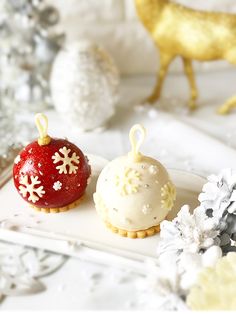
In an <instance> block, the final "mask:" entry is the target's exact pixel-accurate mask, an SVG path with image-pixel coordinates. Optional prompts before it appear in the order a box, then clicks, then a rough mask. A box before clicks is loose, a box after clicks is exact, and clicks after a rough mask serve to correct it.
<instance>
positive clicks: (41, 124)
mask: <svg viewBox="0 0 236 314" xmlns="http://www.w3.org/2000/svg"><path fill="white" fill-rule="evenodd" d="M35 124H36V127H37V129H38V131H39V138H38V144H39V145H40V146H45V145H48V144H49V143H50V142H51V137H50V136H49V135H48V118H47V117H46V115H45V114H43V113H37V114H36V115H35Z"/></svg>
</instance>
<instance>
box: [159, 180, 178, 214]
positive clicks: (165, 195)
mask: <svg viewBox="0 0 236 314" xmlns="http://www.w3.org/2000/svg"><path fill="white" fill-rule="evenodd" d="M161 197H162V200H161V206H162V208H164V209H169V210H170V209H171V208H172V207H173V205H174V201H175V199H176V190H175V187H174V185H173V184H172V183H171V182H168V183H166V184H165V185H164V186H163V187H162V188H161Z"/></svg>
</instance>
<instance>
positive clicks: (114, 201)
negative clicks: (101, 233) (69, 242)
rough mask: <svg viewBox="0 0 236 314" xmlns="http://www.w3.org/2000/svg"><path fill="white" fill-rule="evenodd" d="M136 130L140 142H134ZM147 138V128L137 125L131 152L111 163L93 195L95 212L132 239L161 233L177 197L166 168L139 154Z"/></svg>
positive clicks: (103, 172) (104, 170)
mask: <svg viewBox="0 0 236 314" xmlns="http://www.w3.org/2000/svg"><path fill="white" fill-rule="evenodd" d="M136 131H140V132H141V135H142V136H141V138H140V140H139V141H136V139H135V133H136ZM144 137H145V129H144V128H143V127H142V126H141V125H134V126H133V128H132V129H131V130H130V141H131V145H132V151H131V152H130V153H129V154H128V155H126V156H121V157H118V158H116V159H114V160H113V161H111V162H110V163H108V165H107V166H106V167H105V168H104V169H103V170H102V172H101V174H100V176H99V178H98V181H97V187H96V193H95V194H94V201H95V206H96V210H97V212H98V214H99V215H100V216H101V218H102V219H103V221H104V222H105V223H106V224H107V226H108V227H110V228H111V229H112V230H113V231H114V232H117V233H119V234H120V235H122V236H128V237H131V238H136V237H140V238H143V237H146V236H150V235H153V234H154V233H156V232H158V231H159V224H160V222H161V221H162V220H164V219H165V218H166V216H167V214H168V212H169V211H170V210H171V209H172V207H173V204H174V201H175V198H176V191H175V187H174V185H173V183H172V182H171V180H170V178H169V175H168V172H167V170H166V169H165V168H164V166H163V165H162V164H161V163H160V162H159V161H157V160H155V159H153V158H150V157H147V156H144V155H142V154H141V153H140V152H139V151H138V150H139V147H140V145H141V143H142V142H143V140H144Z"/></svg>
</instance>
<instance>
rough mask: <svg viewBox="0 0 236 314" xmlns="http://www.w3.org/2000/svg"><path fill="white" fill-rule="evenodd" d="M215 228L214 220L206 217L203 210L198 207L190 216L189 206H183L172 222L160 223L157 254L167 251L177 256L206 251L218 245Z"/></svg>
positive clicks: (217, 233)
mask: <svg viewBox="0 0 236 314" xmlns="http://www.w3.org/2000/svg"><path fill="white" fill-rule="evenodd" d="M216 226H217V223H216V221H215V219H213V218H209V217H207V215H206V214H205V212H204V209H202V208H201V207H198V208H196V209H195V210H194V212H193V214H191V213H190V211H189V206H187V205H185V206H183V207H182V208H181V210H180V211H179V213H178V216H177V217H176V218H175V219H174V220H173V221H167V220H165V221H163V222H162V223H161V233H160V237H161V243H160V246H159V248H158V251H159V254H162V253H163V252H166V251H169V252H172V253H173V254H177V255H178V254H180V253H182V252H183V251H185V252H186V251H188V252H192V253H198V252H200V250H206V249H207V248H209V247H211V246H212V245H214V244H218V243H219V239H218V237H217V236H218V235H219V230H217V229H216Z"/></svg>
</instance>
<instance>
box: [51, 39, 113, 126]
mask: <svg viewBox="0 0 236 314" xmlns="http://www.w3.org/2000/svg"><path fill="white" fill-rule="evenodd" d="M118 84H119V75H118V70H117V68H116V66H115V64H114V63H113V61H112V59H111V57H110V56H109V54H108V53H107V52H106V51H105V50H104V49H103V48H101V47H99V46H98V45H96V44H94V43H92V42H89V41H82V42H77V43H70V44H67V46H66V47H65V48H64V49H63V50H61V51H60V52H59V53H58V55H57V57H56V58H55V61H54V64H53V67H52V72H51V79H50V85H51V94H52V100H53V103H54V105H55V108H56V110H57V111H58V112H59V113H61V114H62V116H63V117H64V118H65V119H66V120H67V122H68V123H70V124H71V123H72V124H73V125H74V126H76V127H78V129H82V130H91V129H94V128H97V127H99V126H102V125H104V123H105V122H106V121H107V120H108V119H109V118H110V117H111V116H112V115H113V114H114V112H115V105H116V102H117V100H118Z"/></svg>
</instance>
